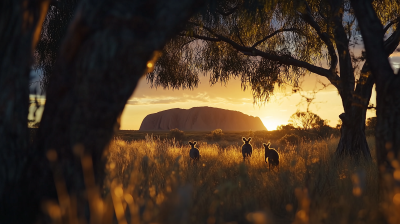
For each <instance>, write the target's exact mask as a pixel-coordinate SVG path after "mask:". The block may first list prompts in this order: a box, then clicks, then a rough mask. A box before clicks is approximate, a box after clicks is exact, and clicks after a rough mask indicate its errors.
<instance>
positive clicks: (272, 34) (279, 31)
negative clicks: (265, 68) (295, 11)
mask: <svg viewBox="0 0 400 224" xmlns="http://www.w3.org/2000/svg"><path fill="white" fill-rule="evenodd" d="M285 31H297V29H296V28H290V29H280V30H276V31H275V32H273V33H271V34H270V35H268V36H266V37H264V38H263V39H261V40H259V41H257V42H256V43H255V44H253V46H251V47H253V48H255V47H257V46H258V45H260V44H261V43H262V42H264V41H266V40H268V39H269V38H271V37H273V36H275V35H276V34H278V33H282V32H285Z"/></svg>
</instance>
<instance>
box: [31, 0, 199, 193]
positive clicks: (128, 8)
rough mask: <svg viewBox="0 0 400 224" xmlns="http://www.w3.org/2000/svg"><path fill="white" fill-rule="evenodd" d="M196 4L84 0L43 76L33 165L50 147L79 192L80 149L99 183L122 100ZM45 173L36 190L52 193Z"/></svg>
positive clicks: (190, 1)
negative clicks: (48, 75)
mask: <svg viewBox="0 0 400 224" xmlns="http://www.w3.org/2000/svg"><path fill="white" fill-rule="evenodd" d="M202 4H204V1H196V0H186V1H181V0H168V1H165V0H153V1H130V2H127V1H122V0H121V1H112V0H104V1H89V0H88V1H85V2H83V3H82V4H81V5H80V7H79V9H78V11H77V13H76V17H75V18H74V20H73V22H72V24H71V26H70V28H69V31H68V35H67V37H66V39H65V41H64V43H63V46H62V48H61V52H60V56H59V60H58V62H57V65H56V67H55V72H54V74H53V75H52V76H51V78H50V81H49V87H48V90H47V99H46V105H45V110H44V112H43V117H42V121H41V124H40V128H39V132H38V136H37V141H38V142H37V147H36V150H37V151H36V153H37V155H38V156H37V157H36V159H35V160H34V161H33V162H32V166H35V164H47V165H46V166H47V167H49V161H47V159H46V153H49V152H50V150H54V151H52V152H56V153H57V158H58V160H57V162H56V164H55V165H56V167H57V168H56V169H57V170H61V176H62V178H63V179H64V180H65V182H66V185H67V188H68V191H69V193H71V192H72V193H75V194H78V193H81V192H82V191H83V190H84V189H85V181H84V177H83V174H82V164H81V160H80V159H81V158H80V156H85V157H87V158H91V159H92V161H93V171H94V179H95V181H96V184H97V187H98V188H99V189H100V188H101V187H102V181H103V177H104V169H105V167H104V164H105V159H104V158H103V154H104V150H105V148H106V146H107V144H108V143H109V141H110V139H111V137H112V136H113V133H114V127H115V125H116V123H117V120H118V117H119V116H120V114H121V113H122V111H123V109H124V107H125V103H126V102H127V100H128V99H129V97H130V96H131V95H132V93H133V91H134V89H135V87H136V85H137V83H138V80H139V79H140V78H141V77H142V75H143V74H144V73H145V72H146V71H148V69H151V68H152V67H153V65H154V64H155V60H156V58H157V51H158V50H161V49H162V47H163V46H164V45H165V43H166V42H167V41H168V39H169V38H171V37H172V36H173V35H174V34H176V32H177V31H178V30H179V28H180V26H181V24H182V23H183V22H185V21H186V20H187V19H188V18H189V17H190V16H191V15H192V14H193V13H194V12H196V11H197V10H198V7H199V6H200V5H202ZM53 165H54V164H53ZM41 169H42V167H40V168H37V170H41ZM52 175H53V174H52V173H51V172H49V171H48V172H41V176H42V179H44V180H43V181H42V182H41V183H40V184H39V185H38V186H37V189H36V191H37V192H39V193H40V195H41V197H42V198H43V197H45V198H56V195H55V189H54V184H53V185H52V181H53V180H52ZM38 178H39V177H38ZM82 200H83V199H82Z"/></svg>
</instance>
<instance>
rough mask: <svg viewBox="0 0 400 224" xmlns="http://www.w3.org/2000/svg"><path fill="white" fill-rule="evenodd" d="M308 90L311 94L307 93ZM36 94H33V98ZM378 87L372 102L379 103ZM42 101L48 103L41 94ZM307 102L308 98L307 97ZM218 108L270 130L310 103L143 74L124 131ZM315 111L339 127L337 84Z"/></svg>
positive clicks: (309, 80)
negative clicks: (172, 84) (256, 99)
mask: <svg viewBox="0 0 400 224" xmlns="http://www.w3.org/2000/svg"><path fill="white" fill-rule="evenodd" d="M390 61H391V63H392V66H393V68H395V69H396V70H397V69H398V68H399V67H400V53H399V52H396V53H394V54H392V55H391V58H390ZM317 80H319V81H322V82H324V83H328V81H327V79H326V78H323V77H321V76H318V75H315V74H310V75H306V76H305V77H304V78H303V85H302V88H303V90H304V91H305V92H303V93H302V94H303V95H308V96H311V94H310V92H312V91H313V90H317V89H320V88H321V85H320V84H317ZM307 92H308V94H307ZM32 96H33V95H31V99H33V98H32ZM375 97H376V95H375V90H373V94H372V97H371V102H370V103H373V104H375ZM40 101H41V104H42V105H43V104H44V102H45V98H44V97H40ZM303 102H304V100H303ZM202 106H208V107H217V108H222V109H227V110H236V111H240V112H242V113H244V114H247V115H251V116H257V117H259V118H260V119H261V121H262V122H263V123H264V125H265V127H266V128H267V129H268V130H275V129H276V127H277V126H279V125H282V124H287V123H288V120H289V118H290V116H291V115H292V114H293V113H295V112H296V111H297V110H300V111H305V110H306V104H304V103H302V97H301V96H300V95H299V94H298V93H295V94H291V88H290V87H286V88H281V89H280V88H278V87H277V88H276V90H275V93H274V95H273V96H272V97H271V99H270V100H269V101H268V102H265V103H264V104H253V97H252V94H251V91H250V90H246V91H243V90H242V89H241V85H240V80H239V79H237V80H234V79H232V80H230V81H229V82H228V83H227V84H226V85H224V84H221V83H218V84H215V85H213V86H210V84H209V80H208V76H206V77H205V76H202V77H201V78H200V83H199V85H198V87H197V88H195V89H193V90H188V89H185V90H182V89H179V90H172V89H163V88H157V89H156V88H150V84H148V83H147V80H146V79H145V77H142V79H141V80H140V82H139V84H138V87H137V88H136V90H135V92H134V94H133V95H132V97H131V98H130V100H129V101H128V102H127V104H126V106H125V109H124V111H123V113H122V117H121V130H138V129H139V127H140V124H141V123H142V120H143V119H144V118H145V117H146V115H148V114H152V113H157V112H159V111H163V110H168V109H172V108H182V109H189V108H192V107H202ZM310 110H311V111H312V112H313V113H316V114H318V115H319V116H320V117H321V118H323V119H327V120H329V125H331V126H336V124H337V123H338V120H339V114H341V113H343V107H342V102H341V99H340V96H339V95H338V92H337V90H336V89H335V87H333V86H329V87H328V88H327V89H325V90H322V91H320V92H318V93H317V94H316V98H315V100H314V103H313V104H312V105H311V106H310ZM33 111H34V107H33V106H31V107H30V114H29V117H28V118H29V119H33ZM42 111H43V107H42V108H40V109H39V110H38V111H37V113H36V120H40V118H41V114H42ZM372 116H376V115H375V111H374V110H368V112H367V117H372Z"/></svg>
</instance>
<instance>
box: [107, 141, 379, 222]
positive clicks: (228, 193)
mask: <svg viewBox="0 0 400 224" xmlns="http://www.w3.org/2000/svg"><path fill="white" fill-rule="evenodd" d="M373 141H374V140H373V139H372V138H369V139H368V142H369V145H370V147H371V150H372V153H373V154H374V148H373V146H374V144H373V143H374V142H373ZM337 142H338V139H330V140H323V141H316V142H308V143H301V144H299V145H298V146H294V147H289V146H288V147H280V148H279V150H278V151H279V153H280V171H279V172H278V171H277V169H275V170H271V171H269V170H268V166H267V164H266V163H265V162H264V161H263V159H264V149H263V148H262V147H254V149H253V156H252V158H251V159H250V160H248V161H246V162H244V163H243V158H242V156H241V147H240V146H239V145H237V144H235V145H232V146H229V145H228V146H226V145H225V147H223V148H221V147H220V146H219V145H218V144H212V145H208V144H207V143H204V142H203V143H202V142H199V143H198V145H197V147H198V148H199V150H200V154H201V158H200V161H198V162H196V163H192V162H190V159H189V149H190V146H189V145H188V144H186V142H185V143H184V144H183V145H181V144H179V143H178V142H175V141H172V140H159V139H155V138H152V137H150V136H148V137H147V138H146V139H145V140H137V141H132V142H130V143H128V142H125V141H122V140H118V139H116V140H114V141H113V142H112V143H111V144H110V147H109V153H108V155H107V156H108V164H107V178H106V181H105V188H104V192H103V193H104V194H105V195H107V194H108V193H111V196H112V199H113V200H112V201H113V203H114V206H115V207H116V209H115V211H116V214H117V215H116V217H117V219H118V220H120V223H124V220H126V221H127V222H128V223H139V222H140V223H153V222H159V223H209V224H212V223H247V222H249V223H252V222H254V223H376V220H377V208H378V203H377V202H378V176H377V169H376V164H375V161H374V162H372V163H368V162H363V161H361V162H358V163H356V162H355V161H352V160H350V159H344V160H335V159H334V157H333V153H334V151H335V149H336V147H337ZM253 143H254V145H261V142H253ZM224 144H226V143H224ZM272 146H274V144H272ZM116 205H117V206H116Z"/></svg>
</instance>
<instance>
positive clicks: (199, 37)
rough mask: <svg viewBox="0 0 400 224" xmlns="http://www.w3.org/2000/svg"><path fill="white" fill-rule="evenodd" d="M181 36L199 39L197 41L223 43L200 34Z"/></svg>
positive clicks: (182, 35)
mask: <svg viewBox="0 0 400 224" xmlns="http://www.w3.org/2000/svg"><path fill="white" fill-rule="evenodd" d="M179 36H181V37H194V38H197V39H201V40H206V41H213V42H219V41H221V40H220V39H218V38H212V37H206V36H202V35H199V34H196V33H191V34H183V33H180V34H179Z"/></svg>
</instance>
